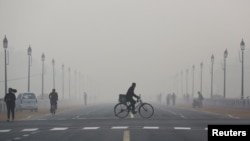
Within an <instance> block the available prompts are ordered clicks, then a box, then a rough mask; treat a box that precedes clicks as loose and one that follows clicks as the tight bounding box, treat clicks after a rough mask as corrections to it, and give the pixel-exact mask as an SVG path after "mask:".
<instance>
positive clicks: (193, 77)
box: [192, 65, 195, 97]
mask: <svg viewBox="0 0 250 141" xmlns="http://www.w3.org/2000/svg"><path fill="white" fill-rule="evenodd" d="M192 68H193V86H192V97H194V69H195V66H194V65H193V66H192Z"/></svg>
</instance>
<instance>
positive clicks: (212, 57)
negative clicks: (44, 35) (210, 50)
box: [211, 54, 214, 98]
mask: <svg viewBox="0 0 250 141" xmlns="http://www.w3.org/2000/svg"><path fill="white" fill-rule="evenodd" d="M211 64H212V66H211V98H212V97H213V73H214V55H213V54H212V56H211Z"/></svg>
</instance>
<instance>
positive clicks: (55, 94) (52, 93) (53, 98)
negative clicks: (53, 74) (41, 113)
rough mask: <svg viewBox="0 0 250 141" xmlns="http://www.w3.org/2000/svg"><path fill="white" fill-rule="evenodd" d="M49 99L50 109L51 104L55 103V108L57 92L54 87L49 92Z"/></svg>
mask: <svg viewBox="0 0 250 141" xmlns="http://www.w3.org/2000/svg"><path fill="white" fill-rule="evenodd" d="M49 99H50V109H51V108H52V105H55V108H56V109H57V100H58V94H57V92H56V90H55V89H53V90H52V92H51V93H50V94H49Z"/></svg>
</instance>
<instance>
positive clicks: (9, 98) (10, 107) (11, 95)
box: [4, 88, 17, 122]
mask: <svg viewBox="0 0 250 141" xmlns="http://www.w3.org/2000/svg"><path fill="white" fill-rule="evenodd" d="M16 92H17V91H16V89H12V88H9V90H8V93H7V94H6V95H5V96H4V101H5V102H6V106H7V122H9V121H10V113H11V115H12V121H14V118H15V106H16V103H15V102H16V95H15V93H16Z"/></svg>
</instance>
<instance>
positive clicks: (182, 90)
mask: <svg viewBox="0 0 250 141" xmlns="http://www.w3.org/2000/svg"><path fill="white" fill-rule="evenodd" d="M181 94H182V95H183V96H184V94H183V71H181Z"/></svg>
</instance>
